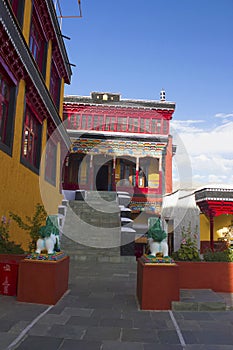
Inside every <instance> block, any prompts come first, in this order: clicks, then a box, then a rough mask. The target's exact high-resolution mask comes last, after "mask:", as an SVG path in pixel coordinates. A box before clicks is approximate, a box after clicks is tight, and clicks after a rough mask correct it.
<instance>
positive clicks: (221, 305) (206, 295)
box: [172, 289, 226, 311]
mask: <svg viewBox="0 0 233 350" xmlns="http://www.w3.org/2000/svg"><path fill="white" fill-rule="evenodd" d="M172 310H173V311H223V310H226V301H225V299H224V298H223V297H222V296H220V295H219V294H218V293H215V292H214V291H213V290H211V289H181V290H180V301H173V302H172Z"/></svg>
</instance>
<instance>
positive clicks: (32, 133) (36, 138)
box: [22, 106, 42, 169]
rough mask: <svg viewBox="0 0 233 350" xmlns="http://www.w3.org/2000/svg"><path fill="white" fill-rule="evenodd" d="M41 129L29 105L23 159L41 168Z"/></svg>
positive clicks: (24, 129) (25, 120) (26, 115)
mask: <svg viewBox="0 0 233 350" xmlns="http://www.w3.org/2000/svg"><path fill="white" fill-rule="evenodd" d="M41 131H42V127H41V124H40V122H39V121H38V119H37V118H36V116H35V115H34V114H33V113H32V111H31V110H30V108H29V107H28V106H27V107H26V113H25V118H24V128H23V142H22V159H23V160H24V161H26V163H27V164H28V165H31V166H32V167H33V168H36V169H39V164H40V156H41Z"/></svg>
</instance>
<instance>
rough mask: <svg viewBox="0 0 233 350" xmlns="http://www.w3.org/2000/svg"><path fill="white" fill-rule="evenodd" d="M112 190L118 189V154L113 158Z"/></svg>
mask: <svg viewBox="0 0 233 350" xmlns="http://www.w3.org/2000/svg"><path fill="white" fill-rule="evenodd" d="M112 190H113V191H116V156H114V157H113V160H112Z"/></svg>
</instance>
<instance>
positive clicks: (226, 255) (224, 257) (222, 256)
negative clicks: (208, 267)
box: [203, 248, 233, 262]
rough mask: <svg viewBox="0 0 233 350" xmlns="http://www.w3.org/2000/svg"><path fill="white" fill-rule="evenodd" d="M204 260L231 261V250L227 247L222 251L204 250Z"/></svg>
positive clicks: (232, 259) (232, 253) (232, 256)
mask: <svg viewBox="0 0 233 350" xmlns="http://www.w3.org/2000/svg"><path fill="white" fill-rule="evenodd" d="M203 259H204V261H219V262H220V261H222V262H233V250H232V249H230V248H228V249H226V250H223V251H218V252H216V251H212V250H209V251H206V252H205V253H204V254H203Z"/></svg>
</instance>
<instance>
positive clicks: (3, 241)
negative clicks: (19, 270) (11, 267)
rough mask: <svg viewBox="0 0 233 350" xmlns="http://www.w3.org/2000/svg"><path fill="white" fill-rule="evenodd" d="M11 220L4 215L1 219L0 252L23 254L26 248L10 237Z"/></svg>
mask: <svg viewBox="0 0 233 350" xmlns="http://www.w3.org/2000/svg"><path fill="white" fill-rule="evenodd" d="M9 226H10V221H9V220H7V218H6V217H5V216H2V218H1V221H0V253H1V254H23V253H24V250H23V249H22V248H21V245H20V244H16V243H15V242H14V241H10V238H9Z"/></svg>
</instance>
